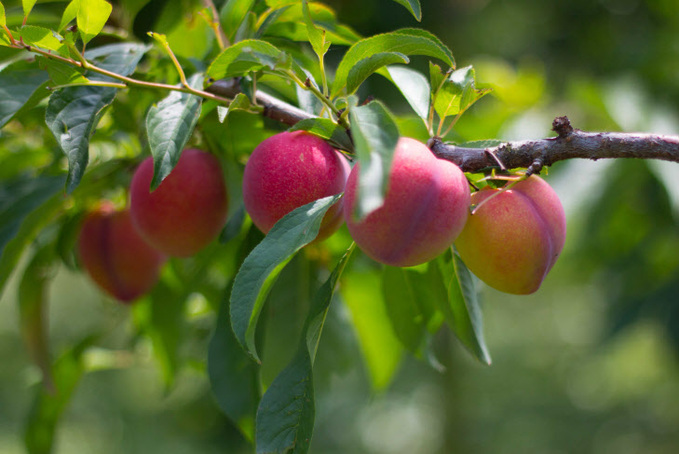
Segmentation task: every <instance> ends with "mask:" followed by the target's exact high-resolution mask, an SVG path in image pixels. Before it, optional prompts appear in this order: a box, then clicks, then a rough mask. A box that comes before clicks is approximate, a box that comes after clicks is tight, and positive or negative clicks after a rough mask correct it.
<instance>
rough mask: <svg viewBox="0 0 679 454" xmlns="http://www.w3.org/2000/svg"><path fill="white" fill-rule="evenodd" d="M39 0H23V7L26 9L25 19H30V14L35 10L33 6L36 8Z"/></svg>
mask: <svg viewBox="0 0 679 454" xmlns="http://www.w3.org/2000/svg"><path fill="white" fill-rule="evenodd" d="M36 1H37V0H21V6H23V8H24V17H28V15H29V14H31V10H32V9H33V6H35V2H36Z"/></svg>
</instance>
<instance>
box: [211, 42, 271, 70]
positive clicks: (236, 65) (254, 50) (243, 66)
mask: <svg viewBox="0 0 679 454" xmlns="http://www.w3.org/2000/svg"><path fill="white" fill-rule="evenodd" d="M283 58H284V52H283V51H281V50H280V49H278V48H277V47H276V46H274V45H273V44H269V43H267V42H266V41H259V40H256V39H248V40H245V41H240V42H238V43H236V44H234V45H233V46H230V47H227V48H226V49H225V50H224V51H223V52H222V53H221V54H219V55H218V56H217V57H216V58H215V59H214V61H213V62H212V64H211V65H210V67H209V68H208V70H207V75H208V77H211V78H212V79H215V80H218V79H224V78H227V77H236V76H242V75H245V74H247V73H249V72H252V71H258V70H260V69H264V68H268V69H271V70H273V69H275V68H276V66H277V65H278V64H280V63H281V61H282V59H283Z"/></svg>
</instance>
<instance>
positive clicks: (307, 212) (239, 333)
mask: <svg viewBox="0 0 679 454" xmlns="http://www.w3.org/2000/svg"><path fill="white" fill-rule="evenodd" d="M340 197H341V196H340V195H336V196H330V197H325V198H322V199H319V200H316V201H315V202H311V203H308V204H306V205H304V206H301V207H299V208H296V209H295V210H293V211H291V212H290V213H288V214H287V215H285V216H284V217H283V218H282V219H281V220H280V221H278V222H277V223H276V224H275V225H274V226H273V228H272V229H271V230H270V231H269V233H268V234H267V236H266V237H265V238H264V240H263V241H262V242H261V243H260V244H259V245H257V247H256V248H255V249H254V250H253V251H252V253H250V255H248V257H247V258H246V259H245V261H244V262H243V265H242V266H241V268H240V270H239V271H238V274H237V275H236V279H235V281H234V286H233V291H232V292H231V324H232V327H233V331H234V333H235V334H236V338H237V339H238V342H240V344H241V345H242V346H243V347H244V348H245V349H246V351H247V352H248V353H249V354H250V355H252V356H253V357H254V358H255V359H257V360H259V358H258V356H257V349H256V347H255V330H256V327H257V319H258V318H259V314H260V312H261V310H262V307H263V306H264V300H265V298H266V295H267V294H268V291H269V290H270V289H271V285H273V282H274V281H275V279H276V277H277V276H278V274H279V273H280V271H281V270H282V269H283V267H284V266H285V264H287V262H288V261H290V259H291V258H292V256H293V255H294V254H295V253H296V252H297V251H299V250H300V249H301V248H302V247H304V246H306V245H307V244H309V243H310V242H311V241H313V240H314V238H316V235H318V229H319V228H320V225H321V220H322V219H323V216H324V215H325V213H326V211H328V209H329V208H330V207H331V206H332V205H333V204H335V203H336V202H337V201H338V200H339V198H340Z"/></svg>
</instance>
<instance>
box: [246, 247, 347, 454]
mask: <svg viewBox="0 0 679 454" xmlns="http://www.w3.org/2000/svg"><path fill="white" fill-rule="evenodd" d="M354 247H355V246H354V245H353V244H352V246H351V247H350V248H349V250H347V252H346V253H345V254H344V256H343V257H342V258H341V259H340V262H339V263H338V264H337V266H336V267H335V269H334V270H333V272H332V274H331V275H330V277H329V278H328V280H327V281H325V283H324V284H323V285H322V286H321V288H320V289H318V291H317V292H316V294H315V296H314V300H313V302H312V304H311V307H310V308H309V314H308V316H307V319H306V322H305V324H304V329H303V332H302V339H301V342H300V345H299V348H298V350H297V353H296V354H295V356H294V358H293V359H292V361H291V362H290V364H288V365H287V366H286V367H285V369H283V371H282V372H281V373H280V374H279V375H278V376H277V377H276V378H275V379H274V381H273V383H271V386H270V387H269V389H268V390H267V391H266V393H265V394H264V397H262V400H261V402H260V404H259V408H258V409H257V425H256V428H257V432H256V446H257V453H262V454H263V453H288V452H293V453H298V454H304V453H306V452H307V451H308V449H309V444H310V442H311V435H312V433H313V428H314V415H315V402H314V383H313V373H312V370H313V362H314V358H315V356H316V351H317V349H318V342H319V340H320V336H321V331H322V329H323V324H324V323H325V318H326V315H327V313H328V308H329V306H330V302H331V301H332V295H333V293H334V292H335V288H336V286H337V282H338V280H339V278H340V276H341V275H342V271H344V267H345V266H346V264H347V261H348V260H349V258H350V257H351V253H352V252H353V250H354Z"/></svg>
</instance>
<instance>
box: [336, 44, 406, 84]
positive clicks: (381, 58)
mask: <svg viewBox="0 0 679 454" xmlns="http://www.w3.org/2000/svg"><path fill="white" fill-rule="evenodd" d="M396 63H410V60H409V59H408V57H406V56H405V55H403V54H401V53H399V52H380V53H377V54H373V55H371V56H370V57H367V58H364V59H363V60H360V61H358V62H356V64H355V65H354V67H353V68H351V70H349V74H348V75H347V93H349V94H352V93H353V92H355V91H356V90H357V89H358V87H359V86H360V85H361V84H362V83H363V81H364V80H365V79H367V78H368V77H369V76H370V75H371V74H373V73H374V72H375V71H377V70H378V69H380V68H382V67H384V66H387V65H393V64H396Z"/></svg>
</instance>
